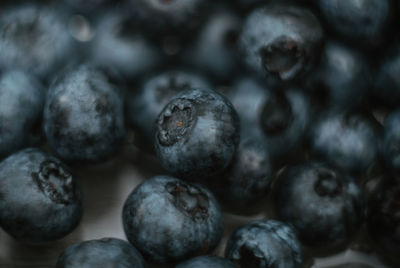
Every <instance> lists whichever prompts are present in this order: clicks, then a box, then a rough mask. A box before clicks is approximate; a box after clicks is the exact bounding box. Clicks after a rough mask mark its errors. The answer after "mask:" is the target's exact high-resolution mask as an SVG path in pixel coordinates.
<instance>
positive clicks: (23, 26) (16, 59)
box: [0, 4, 75, 78]
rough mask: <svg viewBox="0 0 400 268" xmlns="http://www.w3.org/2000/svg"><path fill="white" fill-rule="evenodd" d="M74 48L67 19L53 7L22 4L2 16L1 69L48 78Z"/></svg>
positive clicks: (0, 32)
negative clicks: (11, 69)
mask: <svg viewBox="0 0 400 268" xmlns="http://www.w3.org/2000/svg"><path fill="white" fill-rule="evenodd" d="M74 48H75V43H74V42H73V39H72V38H71V36H70V35H69V33H68V28H67V25H66V23H65V21H64V17H63V16H62V15H61V14H58V13H57V12H56V10H55V9H52V8H51V6H49V7H44V6H40V5H34V4H22V5H17V6H15V7H9V8H7V9H4V10H3V11H2V12H0V68H1V69H10V68H18V69H21V70H25V71H27V72H29V73H31V74H35V75H38V76H40V77H42V78H48V77H49V76H51V75H53V74H54V73H55V72H56V71H57V70H58V69H59V68H60V65H61V64H63V63H64V61H66V60H67V57H68V56H70V55H71V53H72V52H73V49H74Z"/></svg>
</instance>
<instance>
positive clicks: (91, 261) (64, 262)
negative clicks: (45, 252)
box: [56, 238, 145, 268]
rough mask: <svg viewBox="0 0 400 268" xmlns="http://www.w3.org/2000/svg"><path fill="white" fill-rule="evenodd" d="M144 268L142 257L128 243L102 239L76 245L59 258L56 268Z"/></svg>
mask: <svg viewBox="0 0 400 268" xmlns="http://www.w3.org/2000/svg"><path fill="white" fill-rule="evenodd" d="M77 267H79V268H98V267H113V268H144V267H145V265H144V260H143V257H142V255H140V253H139V252H138V251H137V250H136V249H135V248H134V247H133V246H132V245H130V244H129V243H128V242H126V241H124V240H120V239H116V238H102V239H99V240H88V241H83V242H79V243H76V244H74V245H72V246H69V247H68V248H66V249H65V250H64V251H63V252H62V253H61V254H60V256H59V257H58V261H57V265H56V268H77Z"/></svg>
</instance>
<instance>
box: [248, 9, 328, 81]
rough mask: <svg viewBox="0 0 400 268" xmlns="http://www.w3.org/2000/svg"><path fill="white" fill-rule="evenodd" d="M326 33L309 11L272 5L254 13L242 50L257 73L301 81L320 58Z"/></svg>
mask: <svg viewBox="0 0 400 268" xmlns="http://www.w3.org/2000/svg"><path fill="white" fill-rule="evenodd" d="M322 40H323V31H322V28H321V25H320V24H319V22H318V20H317V19H316V17H315V16H314V15H313V14H312V13H311V11H309V10H308V9H305V8H302V7H297V6H294V5H290V4H279V3H272V4H269V5H266V6H264V7H260V8H257V9H255V10H254V11H252V12H251V13H250V14H249V15H248V17H247V19H246V21H245V23H244V26H243V30H242V33H241V36H240V47H241V50H242V51H243V54H244V60H245V62H246V64H247V65H248V66H249V67H250V68H251V69H253V70H254V71H256V72H258V73H260V74H265V75H267V76H268V77H278V78H280V80H291V79H294V78H298V77H299V76H301V75H302V74H303V73H305V72H306V71H308V70H309V69H310V67H311V66H312V65H313V62H314V61H315V60H316V59H317V58H318V57H319V50H320V47H321V45H322Z"/></svg>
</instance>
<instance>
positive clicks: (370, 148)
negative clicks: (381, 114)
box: [310, 111, 380, 173]
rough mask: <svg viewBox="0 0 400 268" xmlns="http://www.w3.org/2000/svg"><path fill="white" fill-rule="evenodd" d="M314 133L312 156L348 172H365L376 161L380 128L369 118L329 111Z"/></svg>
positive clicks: (312, 130)
mask: <svg viewBox="0 0 400 268" xmlns="http://www.w3.org/2000/svg"><path fill="white" fill-rule="evenodd" d="M311 133H312V134H311V137H310V139H311V141H310V142H311V148H312V151H313V153H314V154H315V155H317V156H319V157H322V158H324V159H325V160H326V161H327V162H329V163H330V164H332V165H334V166H336V167H338V168H340V169H343V170H345V171H348V172H352V173H359V172H363V171H365V170H366V169H367V168H368V167H370V166H371V165H372V164H373V163H374V162H375V160H376V158H377V153H378V147H379V139H380V126H379V125H378V124H377V122H375V121H374V119H372V118H371V117H370V116H368V115H366V114H362V113H350V112H349V113H339V112H329V111H328V112H326V113H325V114H323V115H322V116H321V117H320V118H319V119H318V120H316V123H314V124H313V126H312V129H311Z"/></svg>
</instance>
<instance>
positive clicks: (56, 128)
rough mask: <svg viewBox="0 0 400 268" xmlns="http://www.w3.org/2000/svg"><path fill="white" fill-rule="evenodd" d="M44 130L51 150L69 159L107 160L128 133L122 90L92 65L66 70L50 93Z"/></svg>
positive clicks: (46, 105) (46, 104) (45, 113)
mask: <svg viewBox="0 0 400 268" xmlns="http://www.w3.org/2000/svg"><path fill="white" fill-rule="evenodd" d="M44 132H45V134H46V138H47V142H48V144H49V145H50V147H51V149H52V150H53V151H54V152H55V153H56V154H57V155H58V156H59V157H60V158H62V159H64V160H66V161H71V162H80V161H82V162H99V161H102V160H105V159H107V158H108V157H110V156H111V155H112V154H114V153H115V152H116V150H117V149H118V148H119V145H120V144H121V142H122V140H123V137H124V134H125V127H124V114H123V101H122V96H121V92H120V91H119V90H118V88H116V87H115V86H114V85H113V84H112V83H111V82H110V81H108V77H107V75H106V74H105V73H103V72H101V71H100V70H99V69H96V68H94V67H92V66H90V65H80V66H77V67H74V68H71V69H70V70H67V71H66V72H65V73H63V74H61V75H60V76H59V77H58V79H56V81H55V82H54V83H53V84H52V86H51V87H50V89H49V92H48V94H47V98H46V103H45V108H44Z"/></svg>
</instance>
